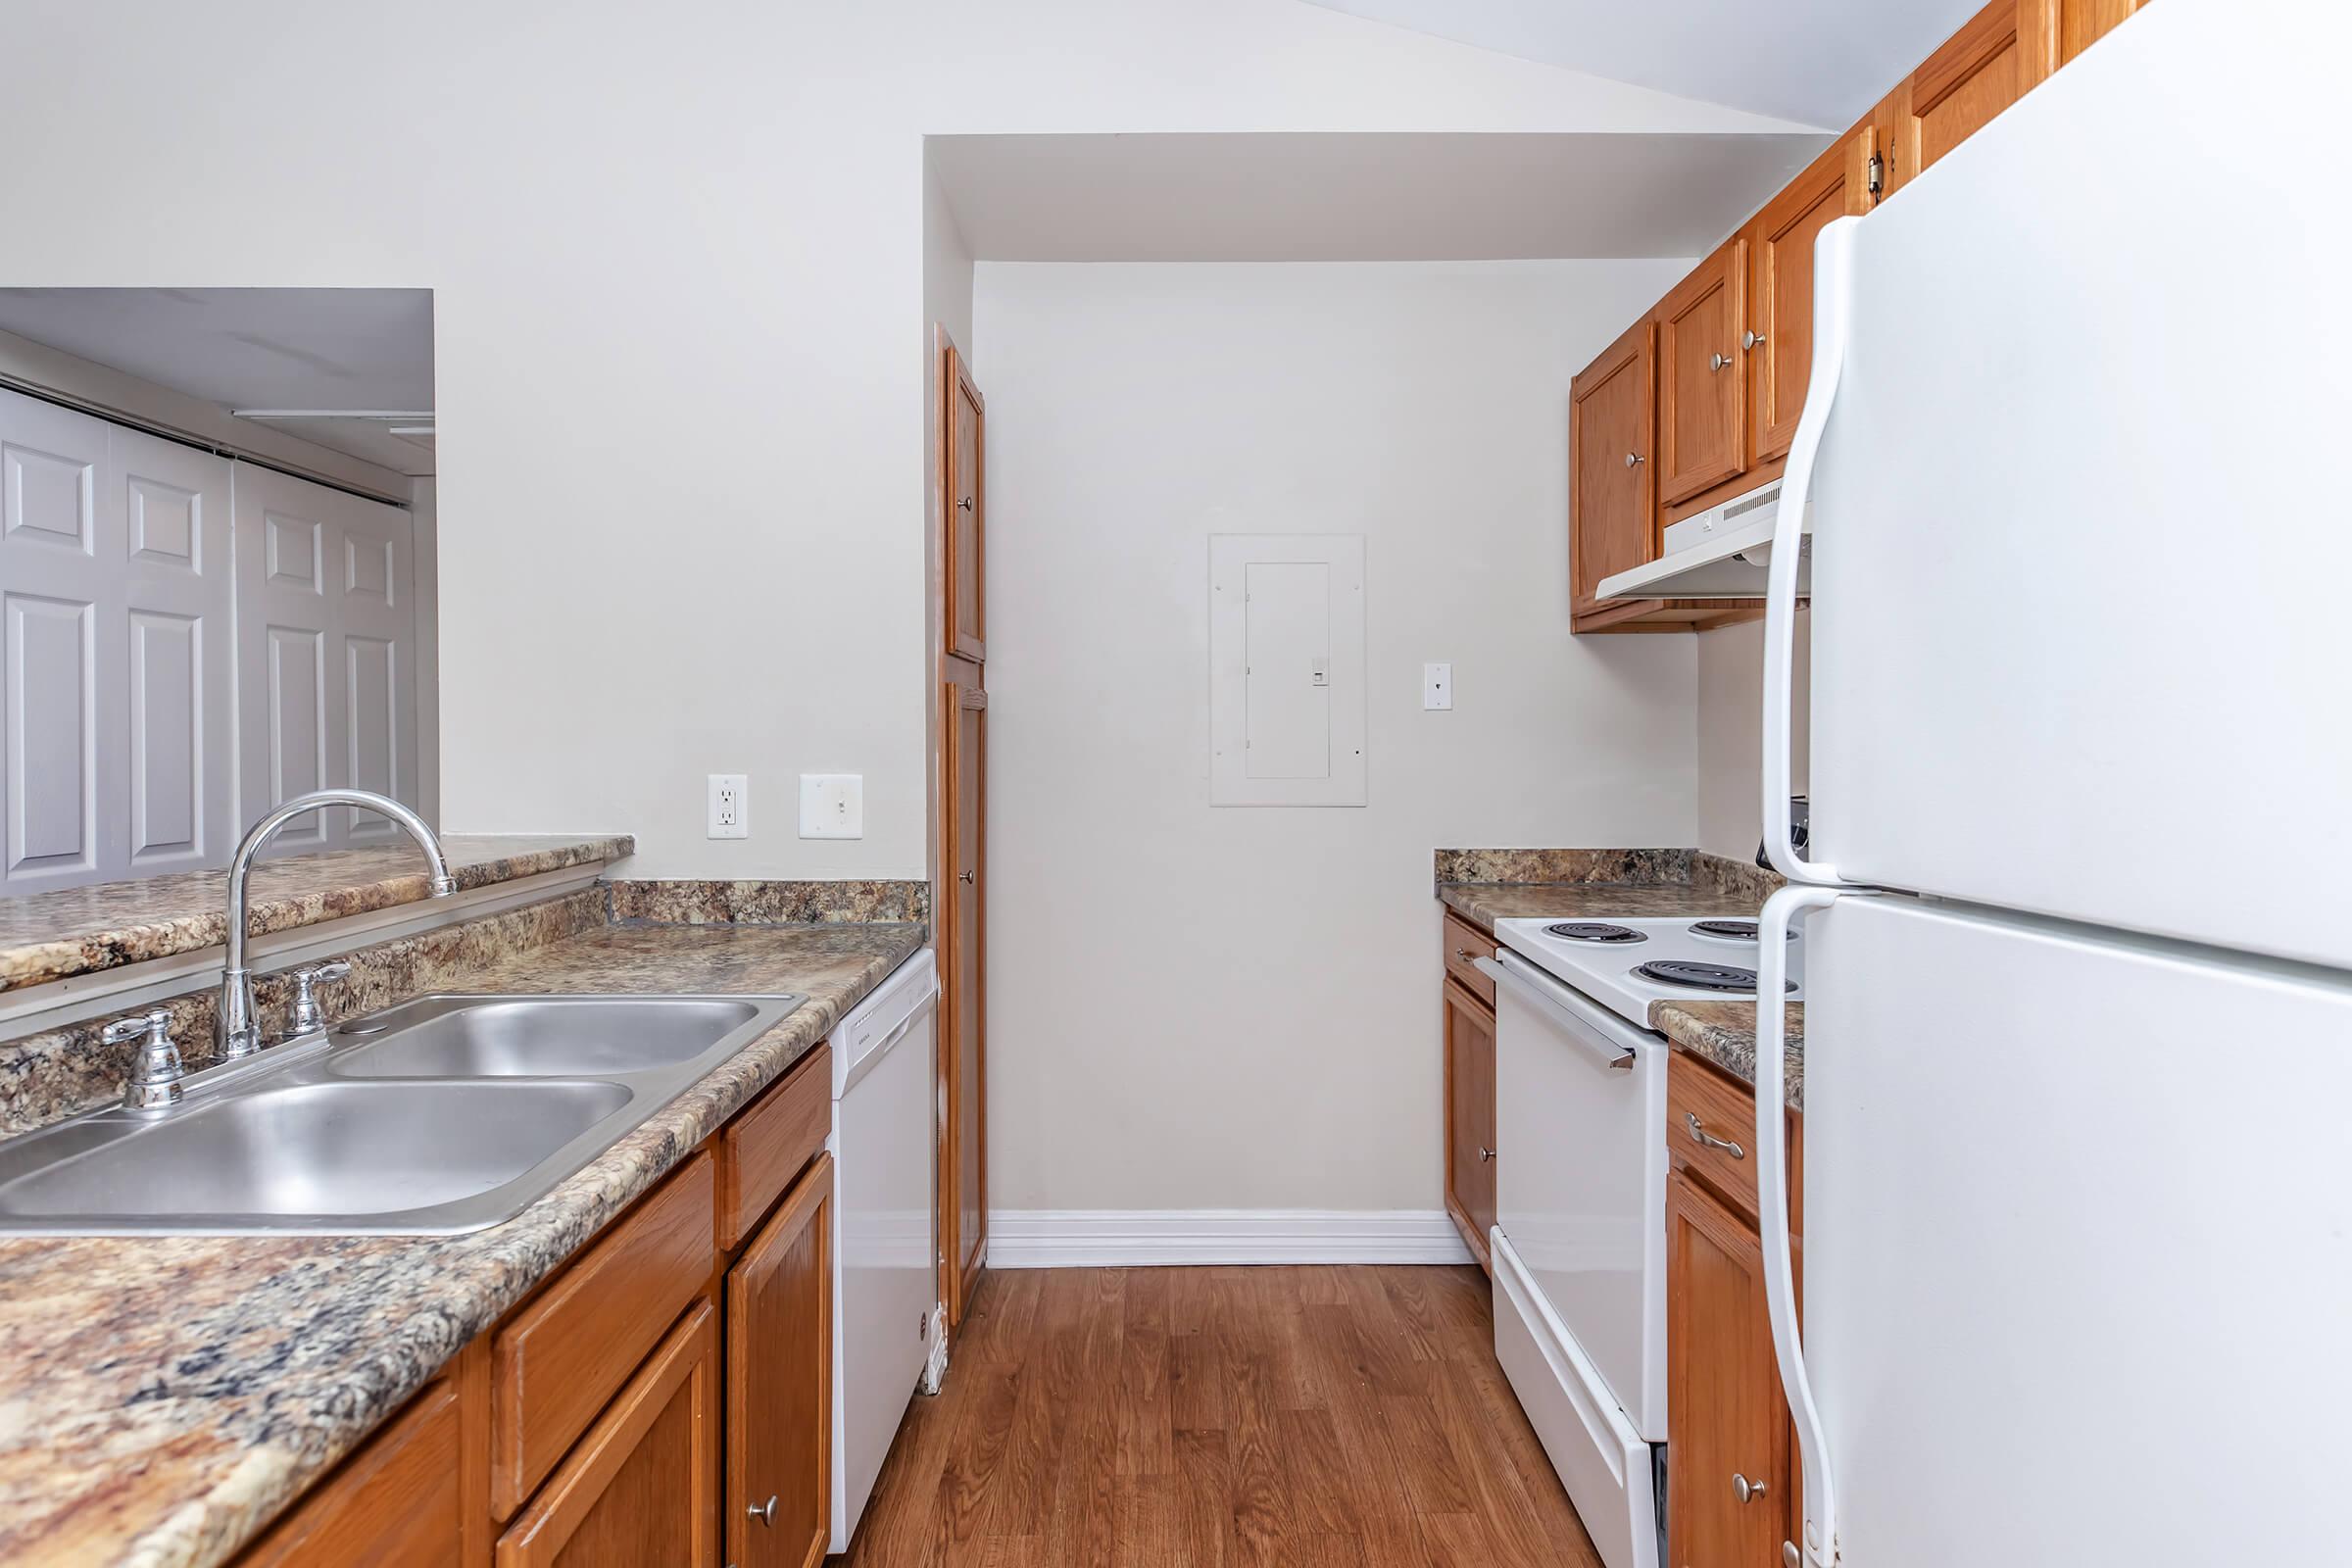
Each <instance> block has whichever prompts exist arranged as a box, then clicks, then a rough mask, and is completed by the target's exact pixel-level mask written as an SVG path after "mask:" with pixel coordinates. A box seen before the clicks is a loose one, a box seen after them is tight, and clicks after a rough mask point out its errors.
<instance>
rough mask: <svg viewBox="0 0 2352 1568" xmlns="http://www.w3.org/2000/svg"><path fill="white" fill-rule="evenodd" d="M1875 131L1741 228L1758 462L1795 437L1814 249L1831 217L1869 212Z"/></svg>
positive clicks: (1809, 336) (1823, 162)
mask: <svg viewBox="0 0 2352 1568" xmlns="http://www.w3.org/2000/svg"><path fill="white" fill-rule="evenodd" d="M1877 144H1878V133H1877V130H1876V127H1874V126H1870V125H1864V126H1862V127H1861V128H1860V129H1858V130H1856V131H1855V132H1854V133H1853V134H1852V135H1850V136H1848V137H1847V138H1846V139H1845V140H1844V141H1842V142H1840V143H1838V145H1837V146H1835V147H1832V148H1831V149H1830V150H1829V151H1828V152H1826V153H1823V154H1822V155H1821V157H1820V158H1819V159H1817V160H1815V161H1814V164H1813V167H1812V168H1810V169H1808V170H1806V171H1805V172H1803V173H1801V174H1799V175H1797V176H1796V178H1794V179H1792V180H1790V181H1789V184H1788V186H1787V187H1786V188H1785V189H1783V190H1782V192H1781V193H1780V194H1779V195H1778V196H1775V197H1774V198H1773V199H1772V200H1771V201H1770V202H1768V203H1767V204H1765V207H1764V210H1763V211H1762V212H1760V213H1758V214H1757V215H1756V216H1755V219H1754V220H1753V221H1751V222H1750V223H1749V225H1748V289H1747V330H1746V331H1745V332H1744V333H1743V334H1742V335H1741V337H1740V347H1741V349H1742V350H1743V351H1744V352H1745V353H1746V355H1747V361H1748V382H1747V399H1748V422H1749V427H1750V435H1749V445H1750V449H1751V450H1752V451H1753V452H1754V454H1755V459H1756V461H1757V462H1759V463H1762V462H1765V461H1768V460H1770V459H1773V458H1778V457H1782V456H1784V455H1786V454H1787V452H1788V451H1789V442H1790V441H1791V440H1793V439H1794V438H1795V435H1796V417H1797V415H1798V413H1799V412H1800V411H1801V410H1802V409H1803V408H1804V406H1805V383H1806V381H1807V379H1808V378H1809V377H1810V376H1811V375H1812V373H1813V242H1814V240H1815V239H1816V238H1817V237H1819V235H1820V233H1821V231H1822V228H1823V226H1824V225H1826V224H1827V223H1828V222H1829V221H1830V220H1831V219H1833V218H1842V217H1846V216H1848V215H1859V214H1862V213H1866V212H1868V211H1869V210H1870V159H1871V155H1872V154H1873V153H1874V152H1875V151H1876V149H1877Z"/></svg>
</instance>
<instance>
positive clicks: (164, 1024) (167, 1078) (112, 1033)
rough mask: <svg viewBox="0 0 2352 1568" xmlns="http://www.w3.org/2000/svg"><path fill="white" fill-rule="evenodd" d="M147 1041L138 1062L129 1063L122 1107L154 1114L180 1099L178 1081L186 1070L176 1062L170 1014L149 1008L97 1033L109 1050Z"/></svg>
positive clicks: (177, 1055) (178, 1060)
mask: <svg viewBox="0 0 2352 1568" xmlns="http://www.w3.org/2000/svg"><path fill="white" fill-rule="evenodd" d="M141 1036H145V1037H146V1044H145V1045H143V1046H141V1047H140V1048H139V1056H138V1060H136V1061H134V1062H132V1063H131V1067H130V1074H129V1076H128V1077H126V1078H124V1079H123V1104H125V1105H128V1106H129V1107H130V1108H132V1109H133V1110H157V1109H161V1108H162V1107H163V1106H166V1105H171V1104H176V1103H178V1101H179V1097H180V1088H179V1083H180V1080H181V1079H183V1078H185V1077H186V1076H187V1068H186V1067H185V1066H184V1065H183V1064H182V1063H181V1061H180V1059H179V1047H178V1046H176V1045H174V1044H172V1014H171V1011H170V1010H169V1009H167V1008H164V1007H150V1008H148V1009H147V1010H146V1011H145V1012H139V1013H133V1014H131V1016H129V1017H127V1018H117V1019H116V1020H115V1021H114V1022H113V1023H110V1024H108V1025H107V1026H106V1028H105V1029H103V1030H101V1031H100V1032H99V1035H98V1038H99V1039H100V1040H102V1041H104V1042H105V1043H106V1044H108V1045H110V1046H119V1045H122V1044H123V1042H124V1041H128V1040H137V1039H139V1038H140V1037H141Z"/></svg>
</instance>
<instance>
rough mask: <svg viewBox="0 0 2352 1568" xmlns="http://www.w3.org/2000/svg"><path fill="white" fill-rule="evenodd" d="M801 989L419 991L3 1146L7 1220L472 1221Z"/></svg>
mask: <svg viewBox="0 0 2352 1568" xmlns="http://www.w3.org/2000/svg"><path fill="white" fill-rule="evenodd" d="M803 1000H804V999H802V998H800V997H792V996H775V997H658V996H548V997H420V998H418V999H417V1001H415V1002H411V1003H405V1004H403V1005H400V1006H398V1007H394V1008H391V1009H389V1010H387V1011H385V1012H381V1013H377V1014H374V1015H372V1016H370V1017H366V1018H356V1019H353V1020H351V1021H350V1022H348V1023H345V1024H342V1025H340V1026H338V1027H337V1028H336V1029H335V1031H334V1032H333V1033H332V1034H331V1035H311V1036H308V1037H307V1038H305V1039H302V1040H298V1041H294V1042H291V1043H289V1044H286V1045H282V1046H276V1047H273V1048H271V1049H270V1050H268V1051H265V1052H263V1053H262V1054H260V1055H258V1056H252V1057H248V1058H245V1059H244V1060H241V1061H236V1062H231V1063H228V1064H226V1065H224V1066H220V1067H215V1068H211V1069H208V1070H207V1071H204V1072H201V1073H196V1074H194V1075H192V1076H190V1077H189V1078H188V1079H187V1080H186V1084H185V1093H186V1098H185V1100H184V1101H183V1102H182V1103H180V1104H178V1105H176V1106H173V1107H172V1108H170V1109H168V1110H164V1111H161V1112H156V1111H136V1110H126V1109H109V1110H101V1111H94V1112H92V1113H91V1114H89V1115H86V1116H80V1117H76V1118H74V1119H73V1120H72V1121H67V1122H61V1123H59V1124H57V1125H55V1126H53V1127H48V1128H44V1129H42V1130H41V1131H39V1132H34V1133H28V1134H26V1135H25V1136H24V1137H22V1138H12V1139H9V1140H7V1141H6V1142H4V1143H0V1234H12V1233H13V1234H17V1235H49V1236H166V1235H184V1236H212V1235H254V1234H295V1235H447V1234H454V1233H458V1232H463V1231H473V1230H482V1229H485V1228H487V1227H489V1226H492V1225H496V1224H500V1223H502V1222H503V1221H506V1220H509V1219H512V1218H514V1217H515V1215H516V1214H518V1213H520V1212H522V1210H523V1209H524V1208H526V1207H527V1206H529V1205H530V1203H531V1202H533V1201H535V1200H537V1199H538V1198H540V1197H541V1196H542V1195H544V1194H546V1193H547V1192H549V1191H550V1190H551V1189H553V1188H554V1187H555V1186H556V1184H557V1183H559V1182H561V1181H563V1180H564V1178H565V1177H566V1176H569V1175H570V1174H571V1173H572V1172H574V1171H576V1170H578V1169H579V1168H580V1167H581V1166H583V1165H585V1164H587V1163H588V1162H589V1161H590V1160H592V1159H594V1158H596V1156H597V1155H599V1154H601V1153H603V1152H605V1151H606V1150H608V1149H610V1148H612V1147H613V1145H614V1144H615V1143H618V1142H619V1141H620V1140H621V1139H622V1138H623V1137H625V1136H627V1135H628V1133H629V1132H630V1131H632V1130H633V1129H634V1128H636V1127H637V1126H638V1125H639V1124H640V1123H642V1122H643V1121H644V1120H645V1119H646V1118H647V1117H649V1116H651V1115H653V1114H654V1112H656V1111H658V1110H660V1109H661V1108H662V1106H663V1105H665V1104H667V1103H669V1102H670V1101H672V1100H674V1099H676V1098H677V1096H678V1095H679V1093H680V1092H681V1091H683V1090H685V1089H686V1088H687V1087H688V1086H690V1085H691V1084H693V1083H694V1082H695V1081H696V1080H697V1079H699V1078H701V1077H702V1076H703V1075H704V1074H706V1073H708V1072H709V1071H710V1070H711V1068H713V1067H715V1066H717V1065H718V1064H719V1063H720V1062H721V1061H723V1060H724V1059H725V1058H726V1057H728V1056H730V1055H732V1054H735V1053H736V1052H737V1051H740V1050H741V1049H743V1048H744V1047H745V1046H747V1045H749V1044H750V1043H751V1042H752V1041H753V1040H754V1039H755V1038H757V1037H758V1036H759V1035H760V1034H762V1033H764V1032H765V1031H766V1030H767V1029H768V1028H769V1027H770V1026H771V1025H773V1024H774V1023H775V1022H776V1021H777V1020H778V1019H780V1018H783V1017H784V1016H786V1015H787V1014H789V1013H790V1012H791V1011H792V1010H793V1009H794V1008H796V1007H798V1006H799V1005H801V1003H802V1001H803Z"/></svg>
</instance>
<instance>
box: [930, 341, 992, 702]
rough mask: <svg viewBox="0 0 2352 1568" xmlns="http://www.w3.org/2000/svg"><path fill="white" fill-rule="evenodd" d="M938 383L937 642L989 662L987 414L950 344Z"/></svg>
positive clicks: (976, 659) (961, 655)
mask: <svg viewBox="0 0 2352 1568" xmlns="http://www.w3.org/2000/svg"><path fill="white" fill-rule="evenodd" d="M942 354H943V356H944V361H945V364H944V369H943V373H942V374H941V376H940V384H941V386H942V387H943V388H944V389H945V391H946V394H947V405H948V406H947V408H946V410H945V411H944V413H943V417H942V421H941V437H942V439H941V443H940V444H941V453H940V457H941V468H940V501H941V504H942V506H943V507H944V508H945V509H946V515H945V518H944V524H945V528H944V531H945V535H946V544H947V560H946V561H945V562H944V563H943V564H942V566H943V569H944V570H945V572H946V575H947V606H948V615H947V625H946V627H945V633H946V635H945V636H944V638H943V639H942V643H943V645H944V646H945V648H946V649H947V651H948V652H949V653H951V654H955V655H957V656H958V657H960V658H963V659H969V660H971V661H973V662H981V661H984V660H986V659H987V658H988V595H987V592H986V570H987V557H988V486H987V484H986V479H987V474H986V472H985V471H984V469H985V466H986V464H987V461H988V460H987V452H988V443H987V440H986V420H987V414H986V410H985V409H984V407H983V405H982V404H981V401H980V389H979V388H978V387H976V386H974V385H973V384H972V377H971V372H969V371H968V370H966V369H965V368H964V367H963V356H962V355H960V354H958V353H956V346H955V345H954V344H953V343H951V344H948V345H947V346H946V347H945V348H944V349H943V350H942Z"/></svg>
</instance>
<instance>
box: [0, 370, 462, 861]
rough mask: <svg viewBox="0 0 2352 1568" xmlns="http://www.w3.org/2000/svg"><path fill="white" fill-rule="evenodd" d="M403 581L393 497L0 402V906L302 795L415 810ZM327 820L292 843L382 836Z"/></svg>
mask: <svg viewBox="0 0 2352 1568" xmlns="http://www.w3.org/2000/svg"><path fill="white" fill-rule="evenodd" d="M232 517H233V521H234V525H233V528H232ZM414 573H415V558H414V539H413V535H412V529H411V522H410V517H409V514H408V513H406V512H405V511H402V510H401V509H399V508H397V507H390V506H385V505H382V504H380V503H376V502H370V501H364V500H361V499H360V498H358V497H355V496H349V495H345V494H343V493H342V492H340V491H335V490H329V489H326V488H325V487H323V486H320V485H315V484H311V483H308V482H307V481H304V480H301V479H296V478H292V477H290V476H288V475H285V474H280V473H276V472H274V471H271V470H269V469H264V468H258V467H255V466H252V465H250V464H232V463H231V462H229V461H228V460H226V459H223V458H220V457H216V456H214V455H212V454H210V453H207V452H202V451H198V450H197V449H195V448H192V447H187V446H183V445H180V444H179V443H177V442H172V441H167V440H164V439H162V438H160V437H156V436H152V435H148V434H146V433H145V432H143V431H138V430H132V429H129V428H126V427H124V426H122V425H117V424H113V423H110V422H109V421H107V420H104V419H99V418H96V417H91V416H89V415H85V414H80V413H77V412H75V411H73V410H70V409H65V408H61V407H58V406H56V405H54V404H50V403H45V402H42V401H40V400H38V399H35V398H30V397H25V396H22V395H20V394H17V393H14V392H6V391H0V893H6V894H18V893H31V892H39V891H43V890H46V889H51V888H59V887H70V886H74V885H78V884H82V883H89V882H103V881H113V880H117V879H121V878H126V877H135V876H146V875H154V874H159V873H163V872H168V871H179V870H190V869H195V868H199V867H204V866H217V865H221V864H223V863H225V862H226V860H227V858H228V856H229V854H230V852H231V850H232V849H233V848H234V847H235V843H236V838H237V834H238V832H239V829H240V825H241V824H242V823H243V822H245V821H248V820H250V819H251V818H252V817H254V816H256V815H258V814H260V812H261V811H263V810H266V809H268V808H269V807H270V806H271V805H274V804H275V803H276V802H278V801H280V800H283V799H284V798H286V796H288V795H290V794H295V793H299V792H300V791H302V790H305V789H311V788H316V787H318V786H319V785H320V784H339V783H357V784H360V785H362V786H364V787H366V788H369V789H375V790H381V791H383V792H385V793H387V794H391V795H394V796H397V797H398V798H400V799H402V800H405V801H410V802H412V803H413V802H414V801H415V800H416V799H417V690H416V679H417V676H416V671H417V649H416V635H417V633H416V627H417V607H416V604H415V592H414V587H415V575H414ZM240 686H241V689H242V691H243V692H244V693H245V694H246V698H245V721H244V723H243V724H241V725H240V723H239V722H238V705H237V699H238V693H239V690H240ZM333 815H334V817H335V820H332V821H325V822H319V821H313V822H307V823H296V824H292V825H291V826H290V827H289V828H288V830H287V835H286V837H287V838H288V839H290V840H293V841H294V844H295V847H297V848H304V847H307V848H314V849H315V848H322V847H336V846H340V845H344V844H349V843H354V842H368V841H369V840H370V839H371V838H372V837H374V836H376V835H379V834H381V833H383V832H387V831H389V829H388V828H385V827H379V826H377V825H376V824H375V823H374V822H373V821H372V819H364V826H363V828H362V830H361V832H360V833H358V834H355V833H354V832H353V830H352V824H351V823H350V822H348V821H346V820H343V817H344V816H345V813H342V812H336V813H333Z"/></svg>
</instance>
